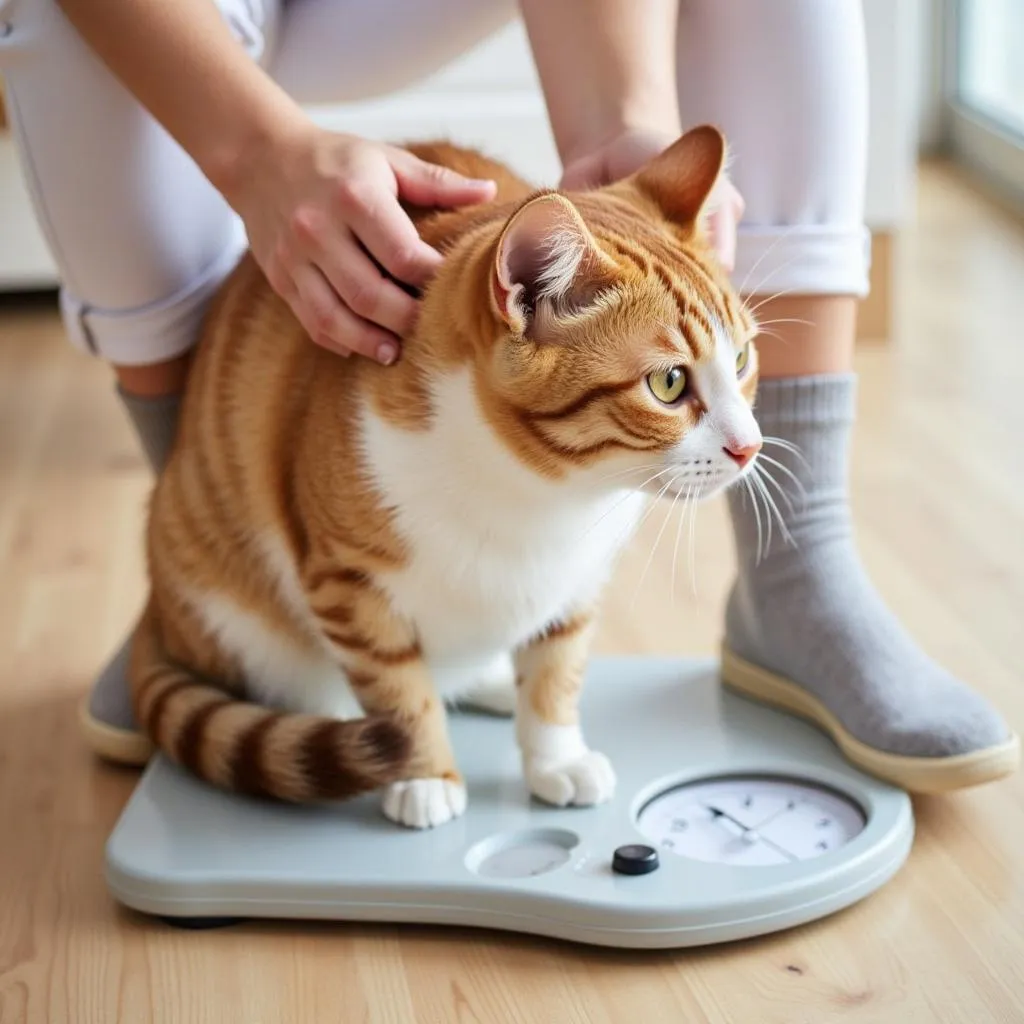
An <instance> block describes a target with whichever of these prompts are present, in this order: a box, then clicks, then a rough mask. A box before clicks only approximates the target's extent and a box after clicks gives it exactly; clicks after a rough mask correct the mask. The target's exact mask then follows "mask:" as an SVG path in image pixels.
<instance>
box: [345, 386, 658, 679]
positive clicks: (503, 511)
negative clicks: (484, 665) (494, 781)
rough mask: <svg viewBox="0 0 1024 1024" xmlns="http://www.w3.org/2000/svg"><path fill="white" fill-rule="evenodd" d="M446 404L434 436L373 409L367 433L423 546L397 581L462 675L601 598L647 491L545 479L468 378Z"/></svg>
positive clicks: (382, 483) (414, 614)
mask: <svg viewBox="0 0 1024 1024" xmlns="http://www.w3.org/2000/svg"><path fill="white" fill-rule="evenodd" d="M437 408H438V416H437V421H436V423H435V424H434V426H433V428H432V429H431V430H430V431H429V432H424V433H422V434H412V433H410V432H407V431H401V430H398V429H396V428H394V427H391V426H389V425H388V424H386V423H382V422H381V421H380V420H378V419H376V418H375V417H373V416H369V415H368V416H367V418H366V421H365V432H366V433H365V437H366V444H367V452H368V456H369V462H370V465H371V467H372V471H373V473H374V475H375V477H376V483H377V486H378V487H379V489H380V491H381V492H382V494H383V495H384V496H385V498H386V500H387V502H388V504H390V505H392V506H393V507H394V508H396V509H397V513H396V517H397V518H396V527H397V528H398V530H399V531H400V532H401V534H402V536H403V538H404V539H405V541H406V543H407V545H408V548H409V550H410V551H411V552H412V558H411V560H410V563H409V565H408V566H406V567H404V568H403V569H402V570H401V571H399V572H396V573H393V574H390V575H389V576H388V578H387V579H386V586H387V588H388V590H389V592H390V594H391V597H392V600H393V601H394V604H395V606H396V609H397V610H398V611H400V612H401V613H402V614H403V615H405V616H407V617H408V618H410V619H411V620H412V621H413V622H415V624H416V628H417V631H418V633H419V636H420V641H421V644H422V645H423V648H424V652H425V654H426V656H427V658H428V660H430V661H431V662H433V663H434V664H435V666H436V667H438V668H442V667H443V668H446V669H448V670H455V674H458V671H457V670H458V668H459V666H460V665H461V666H463V667H465V668H466V670H467V671H470V670H471V668H470V667H471V666H472V665H474V664H477V663H479V662H481V661H485V660H487V659H489V658H491V657H493V656H494V655H495V654H497V653H499V652H502V651H508V650H509V649H510V648H512V647H514V646H517V645H518V644H520V643H522V642H523V641H524V640H526V639H527V638H528V637H529V636H531V635H533V634H534V633H536V632H537V631H539V630H540V629H542V628H543V627H544V626H545V625H547V624H548V623H549V622H551V621H552V620H553V619H555V618H557V617H558V616H560V615H564V614H566V613H567V612H571V611H573V610H574V609H575V608H578V607H579V606H580V605H581V604H584V603H586V602H588V601H590V600H591V599H593V598H594V597H596V596H597V594H598V592H599V591H600V589H601V588H602V586H603V585H604V583H605V581H606V579H607V576H608V574H609V571H610V569H611V566H612V564H613V562H614V558H615V555H616V554H617V552H618V550H619V549H620V548H621V546H622V545H623V544H624V543H625V542H626V541H627V540H628V539H629V537H630V535H631V534H632V530H633V527H634V525H635V523H636V520H637V518H638V516H639V513H640V510H641V508H642V505H643V503H644V498H643V496H641V495H636V494H630V493H624V492H619V493H615V494H607V493H606V494H604V495H602V496H601V497H600V498H594V497H590V498H589V499H584V498H583V497H581V496H575V497H574V496H573V495H571V494H567V493H566V491H565V488H564V487H561V488H560V487H559V486H557V485H554V484H549V483H547V482H545V481H542V480H540V479H539V478H537V477H536V476H535V474H533V473H532V471H531V470H529V469H528V468H527V467H524V466H522V465H521V464H520V463H519V461H518V460H517V459H516V458H515V457H514V456H513V455H512V454H511V453H510V452H509V451H508V450H507V449H506V448H505V446H504V445H503V444H502V443H501V442H500V440H499V439H498V438H497V437H495V435H494V434H493V432H492V431H491V429H490V427H489V426H488V425H487V424H486V423H484V422H483V421H482V420H481V419H480V417H479V414H478V412H477V409H476V406H475V402H474V401H473V398H472V392H471V391H470V388H469V384H468V382H467V381H466V380H465V379H464V378H461V377H455V378H450V379H449V380H447V381H445V382H443V383H442V384H441V385H440V386H439V392H438V395H437ZM446 674H447V673H446Z"/></svg>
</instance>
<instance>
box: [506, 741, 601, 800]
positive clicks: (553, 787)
mask: <svg viewBox="0 0 1024 1024" xmlns="http://www.w3.org/2000/svg"><path fill="white" fill-rule="evenodd" d="M525 774H526V782H527V785H528V786H529V787H530V792H531V793H533V795H534V796H535V797H537V798H538V799H540V800H543V801H544V802H545V803H549V804H554V805H555V806H556V807H567V806H569V804H575V805H576V806H578V807H590V806H592V805H594V804H603V803H604V802H605V801H606V800H610V799H611V798H612V797H613V796H614V795H615V769H614V768H612V765H611V762H610V761H609V760H608V758H607V757H605V756H604V754H602V753H600V752H599V751H597V750H587V751H585V752H584V753H582V754H578V755H576V756H575V757H572V758H570V759H568V760H552V759H550V758H538V757H533V758H530V759H528V760H527V762H526V764H525Z"/></svg>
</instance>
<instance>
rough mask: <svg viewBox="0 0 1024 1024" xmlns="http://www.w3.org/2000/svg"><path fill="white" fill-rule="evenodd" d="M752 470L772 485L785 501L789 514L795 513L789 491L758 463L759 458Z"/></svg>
mask: <svg viewBox="0 0 1024 1024" xmlns="http://www.w3.org/2000/svg"><path fill="white" fill-rule="evenodd" d="M753 471H754V472H755V473H757V474H758V475H759V476H761V477H763V478H764V480H765V482H766V483H769V484H771V485H772V487H774V488H775V490H776V491H778V493H779V497H781V498H782V500H783V501H784V502H785V503H786V507H787V508H788V509H789V514H790V515H796V506H795V505H794V504H793V499H792V498H791V497H790V496H789V493H788V492H787V491H786V489H785V488H784V487H783V486H782V485H781V484H780V483H779V481H778V480H776V479H775V477H774V476H772V474H771V472H770V471H769V469H768V468H767V467H766V466H764V465H762V464H761V463H760V460H758V462H756V463H755V464H754V467H753ZM805 499H806V495H805Z"/></svg>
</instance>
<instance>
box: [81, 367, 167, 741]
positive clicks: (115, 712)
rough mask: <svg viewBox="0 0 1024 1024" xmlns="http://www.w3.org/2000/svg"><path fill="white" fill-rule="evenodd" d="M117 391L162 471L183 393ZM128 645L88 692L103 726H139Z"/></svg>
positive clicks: (148, 454) (154, 465) (93, 711)
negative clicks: (151, 394)
mask: <svg viewBox="0 0 1024 1024" xmlns="http://www.w3.org/2000/svg"><path fill="white" fill-rule="evenodd" d="M117 394H118V397H119V398H120V399H121V402H122V403H123V405H124V407H125V409H126V411H127V412H128V416H129V418H130V420H131V422H132V426H133V427H134V428H135V433H136V435H137V437H138V440H139V443H140V445H141V446H142V450H143V451H144V452H145V455H146V459H147V461H148V462H149V465H150V468H151V469H152V470H153V472H154V473H159V472H160V470H161V469H163V467H164V465H165V464H166V462H167V458H168V456H169V455H170V453H171V447H172V445H173V444H174V435H175V431H176V430H177V426H178V413H179V411H180V407H181V396H180V395H162V396H160V397H157V398H143V397H140V396H139V395H131V394H128V393H127V392H126V391H124V389H123V388H121V387H118V388H117ZM129 648H130V639H126V640H125V641H124V643H123V644H122V646H121V648H120V650H118V652H117V653H116V654H115V655H114V657H113V658H112V659H111V660H110V661H109V662H108V663H107V665H106V666H105V667H104V668H103V670H102V671H101V672H100V674H99V676H98V678H97V679H96V681H95V683H93V687H92V692H91V693H90V694H89V714H90V716H91V717H92V718H94V719H96V720H97V721H99V722H101V723H103V724H104V725H109V726H111V727H113V728H115V729H123V730H127V731H133V730H135V728H136V725H135V715H134V713H133V712H132V703H131V696H130V694H129V689H128V651H129Z"/></svg>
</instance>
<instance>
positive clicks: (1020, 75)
mask: <svg viewBox="0 0 1024 1024" xmlns="http://www.w3.org/2000/svg"><path fill="white" fill-rule="evenodd" d="M946 25H947V42H948V44H949V45H948V47H947V53H946V62H947V68H946V71H947V73H946V76H945V77H946V82H947V95H948V115H949V121H948V126H949V142H950V145H951V148H952V150H953V153H954V154H955V155H956V156H957V157H959V158H960V159H961V160H963V161H965V162H966V163H968V164H970V165H971V166H972V167H974V168H975V169H976V170H978V171H980V172H981V173H982V174H984V175H985V177H986V178H988V179H989V180H990V181H991V182H992V183H993V184H994V185H996V186H998V187H1000V189H1001V190H1002V191H1004V192H1005V193H1007V194H1008V195H1010V196H1012V198H1014V199H1015V200H1017V201H1019V202H1021V203H1024V60H1022V54H1024V0H951V2H950V3H949V6H948V11H947V21H946Z"/></svg>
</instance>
